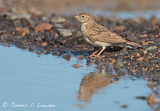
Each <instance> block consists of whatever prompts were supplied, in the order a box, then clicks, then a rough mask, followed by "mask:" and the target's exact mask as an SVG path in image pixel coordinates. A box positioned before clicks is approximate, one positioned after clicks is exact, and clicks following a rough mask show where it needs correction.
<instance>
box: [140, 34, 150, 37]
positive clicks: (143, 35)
mask: <svg viewBox="0 0 160 111" xmlns="http://www.w3.org/2000/svg"><path fill="white" fill-rule="evenodd" d="M140 37H148V35H147V34H142V35H140Z"/></svg>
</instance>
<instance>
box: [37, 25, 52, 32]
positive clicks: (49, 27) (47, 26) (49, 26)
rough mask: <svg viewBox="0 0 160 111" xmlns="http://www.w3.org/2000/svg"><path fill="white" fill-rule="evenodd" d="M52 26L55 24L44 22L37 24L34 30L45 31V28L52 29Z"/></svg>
mask: <svg viewBox="0 0 160 111" xmlns="http://www.w3.org/2000/svg"><path fill="white" fill-rule="evenodd" d="M52 27H53V26H52V25H51V24H48V23H43V24H40V25H38V26H36V27H35V29H34V31H35V32H43V31H44V30H51V29H52Z"/></svg>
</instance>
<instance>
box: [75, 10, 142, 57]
mask: <svg viewBox="0 0 160 111" xmlns="http://www.w3.org/2000/svg"><path fill="white" fill-rule="evenodd" d="M75 18H76V19H77V20H78V21H80V22H81V23H82V26H81V31H82V33H83V35H84V38H85V40H86V41H87V42H89V43H90V44H92V45H94V46H98V47H102V49H101V51H100V52H99V53H98V54H97V55H95V54H96V53H97V52H98V51H99V50H97V51H95V52H94V53H92V54H91V55H90V57H99V55H100V54H101V53H102V52H103V51H104V50H105V48H106V46H110V45H114V44H118V43H125V44H129V45H133V46H136V47H140V45H139V44H137V43H134V42H130V41H127V40H126V39H124V38H122V37H121V36H120V35H118V34H116V33H114V32H111V31H110V30H108V29H107V28H106V27H104V26H102V25H99V24H97V23H96V22H95V21H94V17H93V16H92V15H90V14H89V13H81V14H79V15H77V16H75Z"/></svg>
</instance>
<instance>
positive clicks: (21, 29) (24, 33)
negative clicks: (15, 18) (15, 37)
mask: <svg viewBox="0 0 160 111" xmlns="http://www.w3.org/2000/svg"><path fill="white" fill-rule="evenodd" d="M16 31H18V32H20V33H22V35H23V36H24V35H27V34H29V29H28V27H16Z"/></svg>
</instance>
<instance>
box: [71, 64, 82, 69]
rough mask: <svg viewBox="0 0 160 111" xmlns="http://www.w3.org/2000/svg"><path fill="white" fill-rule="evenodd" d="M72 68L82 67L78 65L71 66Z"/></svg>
mask: <svg viewBox="0 0 160 111" xmlns="http://www.w3.org/2000/svg"><path fill="white" fill-rule="evenodd" d="M72 67H73V68H76V69H78V68H80V67H82V66H81V65H79V64H73V65H72Z"/></svg>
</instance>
